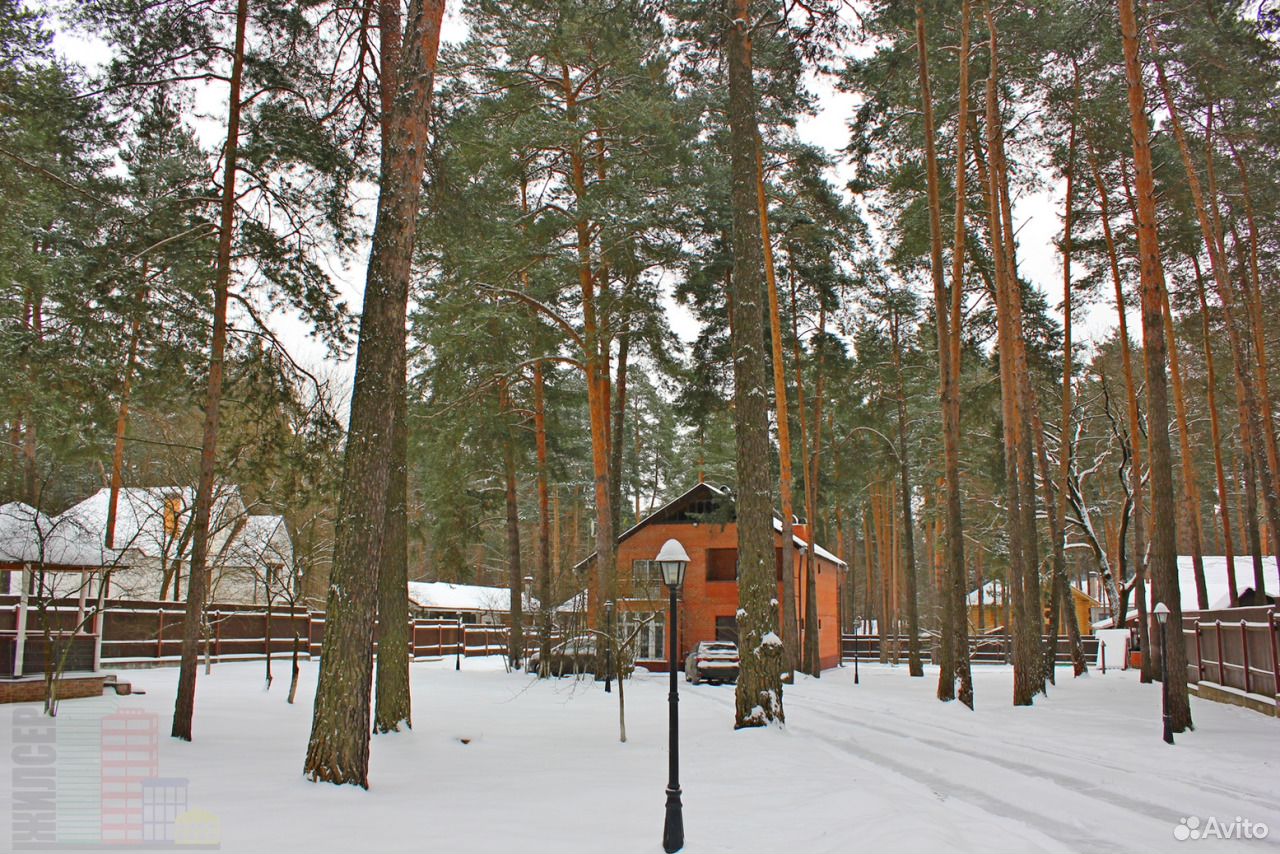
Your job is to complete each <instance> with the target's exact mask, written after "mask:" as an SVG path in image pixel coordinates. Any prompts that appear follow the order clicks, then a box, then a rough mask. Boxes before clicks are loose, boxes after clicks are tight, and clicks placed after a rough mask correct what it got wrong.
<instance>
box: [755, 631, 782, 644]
mask: <svg viewBox="0 0 1280 854" xmlns="http://www.w3.org/2000/svg"><path fill="white" fill-rule="evenodd" d="M760 645H761V646H782V638H780V637H778V633H777V632H766V633H765V636H764V637H762V638H760Z"/></svg>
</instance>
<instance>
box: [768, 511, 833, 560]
mask: <svg viewBox="0 0 1280 854" xmlns="http://www.w3.org/2000/svg"><path fill="white" fill-rule="evenodd" d="M773 530H774V531H775V532H776V533H779V534H781V533H782V520H781V519H779V518H778V517H777V516H774V517H773ZM791 539H792V540H793V541H794V542H795V544H796V546H797V547H798V548H801V549H807V548H809V544H808V543H806V542H805V541H804V540H802V539H800V538H799V537H797V536H795V535H794V534H793V535H792V536H791ZM813 553H814V554H816V555H817V556H818V557H820V558H822V559H823V560H827V561H830V562H831V563H834V564H835V565H836V566H848V565H849V564H847V563H845V562H844V561H842V560H841V559H840V558H838V557H836V556H835V555H833V554H832V553H831V552H829V551H827V550H826V549H824V548H823V547H822V546H820V545H818V544H817V543H814V544H813Z"/></svg>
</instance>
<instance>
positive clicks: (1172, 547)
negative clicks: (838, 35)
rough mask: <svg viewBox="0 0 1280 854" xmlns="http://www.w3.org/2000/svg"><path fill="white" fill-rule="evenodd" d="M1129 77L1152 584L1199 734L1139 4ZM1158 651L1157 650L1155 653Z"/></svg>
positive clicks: (1173, 701)
mask: <svg viewBox="0 0 1280 854" xmlns="http://www.w3.org/2000/svg"><path fill="white" fill-rule="evenodd" d="M1117 3H1118V6H1119V13H1120V32H1121V41H1122V44H1123V47H1124V60H1125V77H1126V80H1127V82H1128V99H1129V123H1130V130H1131V134H1132V138H1133V165H1134V182H1135V189H1136V192H1137V212H1138V217H1137V229H1138V257H1139V273H1140V282H1141V295H1142V300H1141V302H1142V345H1143V350H1144V359H1143V362H1144V364H1145V373H1146V381H1147V426H1148V443H1149V450H1150V452H1151V468H1150V478H1151V516H1152V519H1151V521H1152V530H1151V579H1152V592H1153V594H1154V596H1155V598H1156V600H1157V601H1163V602H1164V603H1165V605H1166V606H1167V607H1168V608H1169V618H1168V619H1169V623H1168V624H1169V626H1171V627H1172V629H1173V633H1174V637H1175V642H1174V643H1170V644H1169V645H1168V647H1169V648H1168V649H1167V650H1164V651H1163V655H1164V661H1165V662H1167V665H1168V674H1167V678H1168V680H1169V683H1168V686H1167V691H1168V696H1169V714H1170V716H1171V718H1172V721H1173V728H1174V730H1175V731H1177V732H1182V731H1183V730H1185V729H1187V728H1188V727H1190V726H1191V704H1190V700H1189V699H1188V696H1187V650H1186V645H1185V644H1184V643H1182V642H1181V629H1182V598H1181V595H1180V594H1179V591H1178V574H1177V544H1176V542H1175V534H1174V524H1175V520H1176V511H1175V508H1174V502H1173V459H1172V453H1171V449H1170V445H1169V393H1168V377H1167V374H1166V372H1165V371H1166V368H1165V365H1166V362H1167V359H1168V356H1167V353H1166V350H1165V339H1164V317H1163V315H1164V306H1163V301H1162V300H1161V295H1160V291H1161V283H1162V281H1163V268H1162V265H1161V261H1160V240H1159V235H1158V232H1157V226H1156V195H1155V169H1154V167H1153V165H1152V160H1151V131H1150V127H1149V125H1148V124H1147V113H1146V94H1145V92H1144V91H1143V82H1142V66H1141V63H1140V61H1139V58H1138V22H1137V18H1136V16H1135V13H1134V2H1133V0H1117ZM1151 651H1154V650H1151Z"/></svg>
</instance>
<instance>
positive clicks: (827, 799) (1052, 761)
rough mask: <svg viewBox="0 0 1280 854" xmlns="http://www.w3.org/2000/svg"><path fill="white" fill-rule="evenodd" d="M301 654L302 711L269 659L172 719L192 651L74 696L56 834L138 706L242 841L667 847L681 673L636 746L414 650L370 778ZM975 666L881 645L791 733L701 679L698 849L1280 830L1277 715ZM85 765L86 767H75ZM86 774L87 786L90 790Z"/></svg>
mask: <svg viewBox="0 0 1280 854" xmlns="http://www.w3.org/2000/svg"><path fill="white" fill-rule="evenodd" d="M304 667H305V669H304V672H303V683H302V688H301V690H300V692H299V702H298V703H297V704H296V705H294V706H289V705H287V704H286V703H285V692H286V690H287V680H286V679H285V678H283V677H284V676H285V670H286V668H285V667H284V666H282V665H281V664H280V663H278V664H277V667H276V672H277V679H276V682H275V686H274V687H273V688H272V689H271V691H269V692H266V691H264V690H263V687H262V670H263V667H262V664H261V663H247V664H223V665H218V666H217V667H215V668H214V671H213V674H212V675H210V676H204V675H203V674H202V675H201V676H200V682H199V688H198V692H197V707H196V720H195V736H196V741H195V742H194V743H191V744H185V743H182V742H178V741H175V740H173V739H170V738H168V737H167V732H168V729H169V715H170V713H171V709H172V704H173V694H174V687H175V678H176V670H174V669H162V670H142V671H129V672H128V673H127V674H125V677H124V678H128V679H131V680H132V681H133V684H134V685H135V686H136V687H138V688H141V689H144V690H145V691H146V692H147V693H146V694H145V695H143V696H136V695H135V696H131V697H121V698H119V699H116V698H114V697H111V696H108V697H104V698H102V699H101V700H98V699H94V700H76V701H67V702H66V703H64V704H63V706H62V711H61V713H60V715H59V718H58V721H57V724H56V727H57V743H58V749H59V753H58V754H57V761H58V762H59V763H62V764H60V766H59V768H58V772H59V776H58V786H59V793H58V802H57V809H58V810H59V815H58V822H59V828H60V831H61V829H62V828H63V826H64V825H67V824H68V822H70V823H72V824H74V822H73V821H72V819H76V818H78V819H79V821H80V822H81V824H82V825H86V826H87V825H92V823H93V821H94V820H95V814H93V809H95V808H96V807H95V806H94V804H93V795H92V790H93V788H94V786H96V784H97V776H96V774H94V769H93V768H92V767H88V766H87V765H86V758H85V757H84V756H79V758H77V756H76V755H75V754H74V753H73V752H69V751H70V748H69V747H64V744H73V743H74V741H75V739H74V738H73V736H74V735H75V734H76V733H77V732H79V733H91V732H93V731H94V726H95V725H96V724H97V722H99V721H100V720H101V719H102V717H103V716H104V715H109V714H113V713H116V712H118V711H120V710H128V709H137V710H143V711H145V712H151V713H154V714H155V715H156V716H157V721H158V726H159V735H160V738H159V769H158V770H159V775H158V776H160V777H162V778H180V779H181V778H185V780H186V783H187V797H188V805H189V807H190V808H191V809H192V810H198V811H202V812H200V813H197V815H202V814H210V815H211V816H213V817H214V818H216V822H217V833H218V834H219V835H220V839H221V848H222V850H224V851H237V852H239V851H299V852H308V854H319V852H328V851H334V852H348V851H358V850H369V851H414V852H422V851H502V852H508V851H516V852H525V851H530V852H531V851H558V852H569V851H582V852H600V851H628V852H629V851H641V852H657V851H660V850H661V834H662V821H663V803H664V799H665V795H664V786H665V783H666V761H667V753H666V747H667V728H666V721H667V717H666V677H665V676H657V675H653V676H643V677H637V678H634V679H631V680H629V681H628V683H627V686H626V701H627V735H628V741H627V743H625V744H622V743H619V741H618V715H617V703H616V697H617V695H616V694H612V695H609V694H605V693H604V692H603V690H602V686H601V685H600V684H599V683H590V682H574V681H572V680H568V679H565V680H549V681H546V682H538V681H537V680H534V679H531V678H530V677H527V676H525V675H524V674H518V673H507V672H504V670H503V669H502V666H501V662H500V661H499V660H497V659H483V660H482V659H471V660H467V661H465V662H464V663H463V670H462V671H461V672H454V670H453V662H452V660H451V659H450V660H449V661H446V662H439V663H420V664H415V665H414V668H413V688H414V720H415V727H414V729H413V730H412V731H411V732H406V733H400V734H394V735H386V736H378V737H376V738H375V739H374V742H373V748H372V750H373V758H372V766H371V772H370V775H371V784H372V785H371V788H370V789H369V790H368V791H363V790H360V789H357V788H354V787H334V786H329V785H317V784H313V783H309V782H307V781H306V780H304V779H303V777H302V775H301V769H302V760H303V755H304V752H305V749H306V741H307V734H308V731H309V726H310V718H311V695H312V693H313V691H314V685H315V674H316V669H315V665H314V664H311V663H308V664H306V665H304ZM975 674H976V691H977V700H978V709H977V711H976V712H969V711H968V710H966V709H964V708H962V707H960V706H959V705H957V704H954V703H953V704H948V705H943V704H940V703H938V702H936V701H935V700H934V699H933V690H934V687H935V683H934V679H935V676H936V674H935V672H933V671H932V670H930V671H929V672H928V674H927V676H926V678H925V679H923V680H922V679H911V678H910V677H909V676H908V675H907V672H906V669H905V667H899V668H892V667H886V666H864V667H862V668H861V684H860V685H857V686H855V685H853V673H852V670H850V669H848V668H844V669H838V670H833V671H829V672H828V673H827V674H825V675H824V676H823V678H822V679H820V680H813V679H803V680H802V681H800V682H799V683H798V684H797V685H795V686H790V687H788V688H787V689H786V693H785V697H784V702H785V706H786V712H787V717H788V723H787V726H786V727H785V728H771V729H762V730H744V731H740V732H735V731H734V730H733V728H732V722H733V689H732V688H731V687H718V686H710V685H703V686H697V687H694V686H690V685H688V684H687V683H684V682H683V681H682V682H681V685H680V697H681V703H680V709H681V727H682V730H681V733H682V738H681V752H682V766H681V783H682V784H683V787H684V806H685V812H684V818H685V831H686V839H687V848H686V850H688V851H690V852H700V851H750V852H757V851H788V852H792V851H795V852H808V851H882V850H892V851H921V850H924V851H978V850H981V851H1088V852H1099V851H1148V850H1166V849H1168V848H1169V847H1170V846H1175V845H1176V846H1177V847H1186V848H1187V849H1188V850H1220V851H1221V850H1275V846H1276V844H1277V842H1276V840H1277V839H1280V785H1278V784H1277V780H1280V777H1278V772H1280V721H1276V720H1275V719H1272V718H1269V717H1265V716H1263V715H1260V714H1258V713H1256V712H1250V711H1246V710H1243V709H1238V708H1234V707H1230V706H1224V705H1218V704H1215V703H1210V702H1205V701H1200V700H1193V703H1194V714H1195V717H1196V723H1197V729H1196V731H1195V732H1193V733H1187V734H1185V735H1180V736H1179V737H1178V743H1177V744H1176V745H1175V746H1173V747H1169V746H1167V745H1165V744H1164V743H1163V742H1162V741H1161V740H1160V718H1159V688H1158V686H1149V685H1141V684H1139V683H1138V681H1137V676H1136V674H1135V673H1133V672H1116V671H1109V672H1108V673H1107V674H1106V675H1105V676H1104V675H1101V674H1098V673H1094V674H1093V675H1091V676H1089V677H1088V678H1086V679H1081V680H1074V681H1073V680H1072V679H1071V678H1070V675H1069V673H1063V672H1062V671H1060V676H1059V686H1058V687H1057V688H1056V689H1051V692H1050V696H1049V698H1048V699H1044V698H1041V699H1040V700H1039V701H1038V702H1037V703H1036V705H1035V706H1034V707H1032V708H1017V709H1015V708H1013V707H1011V706H1010V705H1009V698H1010V692H1011V684H1012V674H1011V672H1010V671H1009V670H1008V669H1006V668H1003V667H999V668H996V667H979V668H976V669H975ZM37 713H38V707H33V706H25V707H16V706H10V707H4V708H3V710H0V718H3V719H4V720H5V721H6V723H7V724H8V725H6V726H4V727H3V736H2V737H0V738H2V739H3V744H2V745H0V748H3V753H2V754H0V756H3V761H4V763H5V765H6V766H8V767H6V768H5V769H4V771H3V774H2V775H0V791H2V792H3V795H4V797H3V804H4V806H3V808H4V812H5V818H6V820H7V823H8V824H10V825H11V826H10V827H5V828H0V834H3V835H2V836H0V849H6V848H9V847H10V843H12V846H13V847H15V848H16V847H17V846H18V843H19V842H21V841H22V838H23V837H21V833H22V828H21V827H19V826H17V825H18V824H20V823H21V822H22V821H25V820H27V819H28V818H29V816H28V815H27V814H26V812H24V811H25V810H28V809H29V808H30V804H31V802H30V801H29V800H26V799H24V791H23V788H22V787H23V786H28V785H29V784H30V778H23V777H21V776H20V775H19V772H20V770H21V769H23V768H27V767H30V764H29V762H28V761H27V760H28V758H29V757H30V756H32V755H34V754H31V753H29V752H28V751H27V750H26V749H25V747H24V745H26V744H28V743H29V741H30V739H31V737H32V733H33V732H35V730H33V729H31V728H30V727H31V726H33V724H32V723H31V721H32V718H33V717H35V716H36V714H37ZM117 717H118V716H117ZM82 740H83V739H82ZM91 759H92V757H89V760H91ZM66 763H70V764H73V765H75V764H77V763H78V764H79V765H80V766H85V767H81V768H80V770H78V771H76V775H78V776H76V775H73V774H72V773H71V771H69V770H68V769H67V768H66V767H63V765H65V764H66ZM90 764H91V762H90ZM71 770H75V769H74V768H73V769H71ZM81 778H83V779H81ZM73 779H74V780H80V783H81V787H82V789H83V790H84V791H82V792H81V796H80V799H79V800H77V801H74V802H70V803H69V802H68V798H69V797H70V793H71V792H72V790H73V788H74V783H72V782H67V783H65V787H64V780H68V781H70V780H73ZM85 787H87V788H85ZM86 793H87V794H86ZM68 812H70V813H72V815H70V816H68V815H67V814H66V813H68ZM1192 817H1194V818H1196V819H1198V820H1199V829H1200V830H1203V829H1204V828H1205V827H1207V826H1208V821H1209V819H1210V818H1213V819H1215V820H1216V822H1217V823H1218V826H1219V827H1225V826H1227V825H1231V824H1232V823H1234V822H1235V821H1236V818H1237V817H1240V818H1241V819H1247V820H1249V821H1252V822H1265V823H1266V824H1267V825H1269V826H1270V828H1272V829H1273V831H1272V834H1271V836H1270V838H1268V839H1267V840H1265V841H1257V840H1253V841H1249V840H1244V841H1240V840H1236V839H1231V840H1221V839H1204V838H1200V839H1198V840H1188V841H1182V842H1178V841H1175V835H1174V829H1175V827H1177V826H1178V825H1179V824H1180V821H1181V820H1182V819H1189V818H1192ZM206 818H207V816H206ZM68 826H69V825H68ZM63 838H64V839H65V838H66V836H65V834H64V836H63Z"/></svg>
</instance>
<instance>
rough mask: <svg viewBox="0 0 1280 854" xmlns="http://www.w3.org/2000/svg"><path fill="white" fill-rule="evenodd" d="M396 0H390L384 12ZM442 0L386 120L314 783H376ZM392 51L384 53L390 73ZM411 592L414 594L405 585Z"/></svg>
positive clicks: (420, 0)
mask: <svg viewBox="0 0 1280 854" xmlns="http://www.w3.org/2000/svg"><path fill="white" fill-rule="evenodd" d="M395 4H396V0H382V3H381V4H380V5H381V7H382V11H383V12H384V14H383V15H382V18H383V19H384V20H386V19H388V18H389V11H388V10H389V9H390V7H391V6H393V5H395ZM443 16H444V0H410V3H409V7H408V10H407V12H406V16H405V21H406V23H405V29H404V37H403V39H402V40H401V45H402V48H403V49H402V51H401V53H400V55H399V57H398V60H399V61H398V62H396V63H395V65H396V66H398V86H397V89H396V95H395V99H394V104H393V107H392V110H391V115H390V117H389V118H388V120H386V121H385V122H384V123H383V126H384V128H385V130H384V134H385V139H384V147H383V156H382V164H381V174H380V176H379V182H378V183H379V195H378V212H377V220H376V222H375V224H374V230H373V249H372V251H371V252H370V255H369V266H368V272H367V274H366V277H365V291H364V308H363V311H362V312H361V318H360V338H359V348H358V350H357V353H356V373H355V387H354V390H353V393H352V398H351V416H350V422H349V428H348V431H347V447H346V453H345V458H344V461H343V479H342V489H341V493H340V495H339V500H338V521H337V530H336V535H335V542H334V560H333V569H332V571H331V573H330V581H329V592H328V597H327V602H326V623H325V633H324V643H323V646H322V648H321V659H320V676H319V681H318V684H317V686H316V699H315V711H314V715H313V719H312V723H311V737H310V741H309V743H308V745H307V758H306V762H305V765H304V771H305V773H306V775H307V776H308V777H309V778H310V779H312V780H322V781H325V782H329V783H336V784H347V783H350V784H355V785H358V786H362V787H366V788H367V787H368V776H369V731H370V726H369V699H370V697H369V694H370V690H371V688H372V684H371V683H372V675H373V674H372V664H373V662H372V655H371V648H372V644H373V625H374V617H375V609H376V606H377V599H378V595H377V594H378V583H377V573H378V567H379V565H380V562H381V560H382V543H383V535H384V533H385V528H386V506H387V495H388V492H389V488H390V480H391V469H392V465H391V459H392V457H393V455H394V447H393V445H394V439H393V433H394V426H395V420H396V417H395V411H396V403H395V398H396V395H397V393H398V392H401V393H402V391H403V374H401V376H400V378H399V379H398V378H397V375H396V372H397V370H398V369H399V368H400V367H401V365H402V364H403V363H402V361H401V358H400V353H401V352H402V348H403V346H404V345H403V341H404V336H405V319H406V312H407V303H408V297H409V277H410V273H411V271H412V264H413V247H414V240H415V237H416V227H417V221H418V200H419V196H420V190H421V185H422V174H423V170H424V167H425V165H426V156H427V132H428V118H429V108H430V103H431V89H432V85H433V82H434V77H435V67H436V56H437V52H438V50H439V46H440V23H441V19H442V18H443ZM388 59H389V58H388V57H384V58H383V65H384V70H385V66H386V63H387V61H388ZM406 595H407V591H406Z"/></svg>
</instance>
